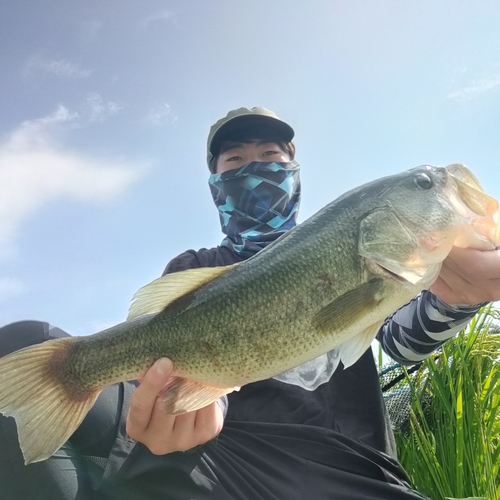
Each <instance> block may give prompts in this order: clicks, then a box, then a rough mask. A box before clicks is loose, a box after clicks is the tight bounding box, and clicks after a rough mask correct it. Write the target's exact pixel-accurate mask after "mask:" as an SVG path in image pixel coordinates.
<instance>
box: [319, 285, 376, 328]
mask: <svg viewBox="0 0 500 500" xmlns="http://www.w3.org/2000/svg"><path fill="white" fill-rule="evenodd" d="M382 287H383V280H382V279H381V278H373V279H371V280H370V281H367V282H365V283H363V284H361V285H359V286H357V287H356V288H354V289H353V290H349V291H348V292H346V293H344V294H343V295H341V296H340V297H338V298H337V299H335V300H334V301H333V302H330V303H329V304H327V305H326V306H325V307H323V308H322V309H320V310H319V311H318V312H317V313H316V315H315V316H314V318H313V326H314V327H316V328H317V329H319V330H322V331H326V332H335V331H342V330H345V329H347V328H349V327H350V326H351V325H353V324H354V323H356V321H358V320H360V319H361V318H363V316H365V315H366V314H368V313H369V312H370V310H372V309H373V308H374V307H375V306H377V304H379V302H380V301H381V300H382V299H383V295H382V293H381V291H382Z"/></svg>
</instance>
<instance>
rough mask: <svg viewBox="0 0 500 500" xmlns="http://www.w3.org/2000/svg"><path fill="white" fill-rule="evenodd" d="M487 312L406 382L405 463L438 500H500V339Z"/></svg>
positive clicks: (401, 448) (401, 438) (401, 444)
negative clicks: (408, 401) (408, 392)
mask: <svg viewBox="0 0 500 500" xmlns="http://www.w3.org/2000/svg"><path fill="white" fill-rule="evenodd" d="M498 317H499V314H498V311H494V310H491V309H489V308H488V309H484V310H483V311H482V312H481V313H480V314H479V315H477V316H476V317H475V318H474V319H473V320H472V322H471V323H470V324H469V326H468V328H467V329H466V330H464V331H462V332H461V333H460V334H458V335H457V336H456V337H455V338H453V339H451V340H449V341H448V342H446V344H445V345H444V346H443V348H442V351H441V352H438V353H436V354H435V355H434V356H432V357H431V358H430V359H428V360H426V361H425V362H424V363H423V365H422V367H421V368H420V370H419V371H418V372H417V373H416V374H413V375H407V378H406V382H407V384H409V387H410V390H411V394H412V398H411V401H412V402H411V412H410V426H409V431H408V432H406V433H405V432H401V431H398V432H396V442H397V445H398V454H399V460H400V461H401V463H402V464H403V466H404V468H405V469H406V470H407V472H408V473H409V474H410V476H411V478H412V481H413V483H414V485H415V487H416V488H417V489H418V490H419V491H421V492H422V493H424V494H426V495H428V496H429V497H430V498H431V499H432V500H443V499H450V498H454V499H463V498H484V499H488V500H500V334H494V333H492V332H493V330H494V329H495V328H498V327H496V326H495V324H494V323H492V321H493V320H494V319H495V318H496V319H498Z"/></svg>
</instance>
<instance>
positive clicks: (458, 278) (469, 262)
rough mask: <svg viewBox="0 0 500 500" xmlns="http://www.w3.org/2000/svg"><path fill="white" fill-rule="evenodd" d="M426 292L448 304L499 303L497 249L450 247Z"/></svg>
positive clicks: (499, 251)
mask: <svg viewBox="0 0 500 500" xmlns="http://www.w3.org/2000/svg"><path fill="white" fill-rule="evenodd" d="M430 290H431V292H432V293H434V294H435V295H437V296H438V297H439V298H440V299H441V300H442V301H444V302H446V303H447V304H449V305H456V304H468V305H472V304H480V303H482V302H493V301H495V300H500V250H490V251H481V250H475V249H473V248H456V247H453V248H452V250H451V252H450V254H449V255H448V257H447V258H446V259H445V261H444V262H443V267H442V268H441V272H440V273H439V277H438V279H437V280H436V282H435V283H434V284H433V285H432V286H431V288H430Z"/></svg>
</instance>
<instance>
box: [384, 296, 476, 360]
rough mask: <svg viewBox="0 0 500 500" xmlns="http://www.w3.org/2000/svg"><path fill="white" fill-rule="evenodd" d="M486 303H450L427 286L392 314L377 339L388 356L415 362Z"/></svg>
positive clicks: (454, 331) (442, 342) (424, 356)
mask: <svg viewBox="0 0 500 500" xmlns="http://www.w3.org/2000/svg"><path fill="white" fill-rule="evenodd" d="M482 305H483V304H478V305H474V306H450V305H448V304H446V303H445V302H443V301H442V300H441V299H439V298H438V297H437V296H436V295H434V294H433V293H431V292H429V291H427V290H425V291H423V292H422V293H421V294H420V295H418V296H417V297H415V298H414V299H413V300H411V301H410V302H408V303H407V304H406V305H404V306H403V307H402V308H400V309H398V310H397V311H396V312H395V313H394V314H393V315H392V316H389V318H388V319H387V320H386V321H385V323H384V324H383V325H382V328H381V329H380V330H379V332H378V334H377V340H378V341H379V342H380V343H381V345H382V349H383V350H384V352H385V353H386V354H387V355H388V356H390V357H391V358H393V359H394V360H395V361H397V362H398V363H401V364H402V365H411V364H414V363H417V362H419V361H422V360H423V359H425V358H428V357H429V356H430V355H431V353H432V352H433V351H435V350H436V349H438V348H439V347H440V346H442V345H443V344H444V343H445V342H446V341H447V340H448V339H450V338H451V337H453V336H454V335H456V334H457V333H458V332H459V331H460V330H462V328H464V327H465V326H466V325H467V323H468V322H469V321H470V320H471V319H472V317H473V316H474V315H475V314H476V313H477V312H478V311H479V309H480V308H481V307H482Z"/></svg>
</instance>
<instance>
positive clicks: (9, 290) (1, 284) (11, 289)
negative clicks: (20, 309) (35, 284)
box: [0, 277, 26, 302]
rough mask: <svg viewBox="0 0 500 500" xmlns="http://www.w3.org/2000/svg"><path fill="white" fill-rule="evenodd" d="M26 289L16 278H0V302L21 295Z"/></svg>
mask: <svg viewBox="0 0 500 500" xmlns="http://www.w3.org/2000/svg"><path fill="white" fill-rule="evenodd" d="M25 289H26V287H25V286H24V284H23V283H22V282H21V281H20V280H19V279H17V278H7V277H3V278H2V277H0V302H4V301H6V300H8V299H11V298H13V297H17V296H18V295H21V294H22V293H23V292H24V291H25Z"/></svg>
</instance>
